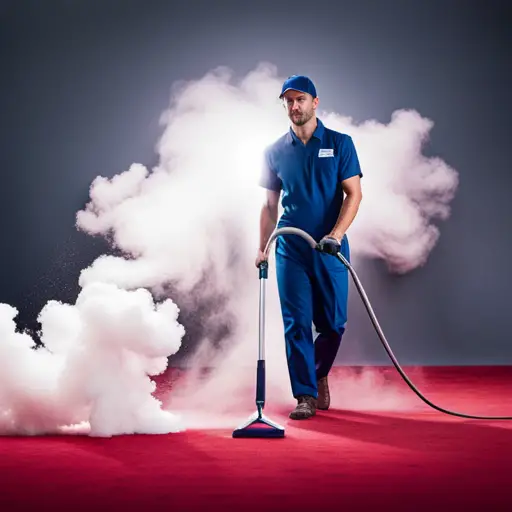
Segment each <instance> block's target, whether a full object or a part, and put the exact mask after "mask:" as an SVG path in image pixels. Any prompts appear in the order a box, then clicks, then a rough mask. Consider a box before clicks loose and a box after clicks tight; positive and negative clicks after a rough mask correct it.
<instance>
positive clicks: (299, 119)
mask: <svg viewBox="0 0 512 512" xmlns="http://www.w3.org/2000/svg"><path fill="white" fill-rule="evenodd" d="M312 117H313V110H310V111H308V112H303V113H302V114H301V115H300V116H293V115H292V116H290V120H291V122H292V123H293V124H294V125H295V126H304V125H305V124H306V123H307V122H308V121H309V120H310V119H311V118H312Z"/></svg>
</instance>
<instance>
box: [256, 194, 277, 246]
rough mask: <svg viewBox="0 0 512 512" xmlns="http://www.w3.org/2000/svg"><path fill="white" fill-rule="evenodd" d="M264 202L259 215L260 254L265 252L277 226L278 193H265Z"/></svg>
mask: <svg viewBox="0 0 512 512" xmlns="http://www.w3.org/2000/svg"><path fill="white" fill-rule="evenodd" d="M266 192H267V193H266V196H265V200H264V202H263V205H262V207H261V213H260V247H259V250H260V251H261V252H264V251H265V247H266V246H267V242H268V240H269V238H270V236H271V235H272V233H273V232H274V229H275V228H276V224H277V214H278V209H279V197H280V195H281V193H280V192H277V191H275V190H268V189H267V191H266Z"/></svg>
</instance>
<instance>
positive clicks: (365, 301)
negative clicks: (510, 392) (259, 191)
mask: <svg viewBox="0 0 512 512" xmlns="http://www.w3.org/2000/svg"><path fill="white" fill-rule="evenodd" d="M280 235H299V236H300V237H302V238H303V239H304V240H306V242H308V243H309V245H310V246H311V248H312V249H314V250H320V251H321V250H322V249H321V247H320V245H319V244H318V243H317V242H316V241H315V240H314V238H313V237H311V236H310V235H309V234H308V233H306V232H305V231H302V230H301V229H298V228H279V229H276V230H275V231H274V232H273V233H272V235H271V237H270V239H269V240H268V242H267V245H266V247H265V253H264V254H265V255H266V256H267V257H268V254H269V250H270V246H271V244H272V242H273V241H274V240H275V239H276V238H277V237H278V236H280ZM336 257H337V258H338V259H339V260H340V261H341V262H342V263H343V264H344V265H345V266H346V267H347V269H348V271H349V272H350V275H351V276H352V278H353V280H354V283H355V285H356V288H357V291H358V292H359V295H360V296H361V299H362V300H363V304H364V306H365V308H366V311H367V312H368V315H369V316H370V320H371V321H372V324H373V327H374V328H375V330H376V332H377V334H378V336H379V339H380V341H381V343H382V345H383V346H384V349H385V350H386V352H387V354H388V356H389V357H390V359H391V361H392V362H393V365H394V366H395V368H396V369H397V371H398V373H399V374H400V375H401V377H402V378H403V379H404V381H405V382H406V383H407V385H408V386H409V387H410V388H411V389H412V390H413V391H414V393H416V395H418V397H419V398H420V399H421V400H423V402H425V403H426V404H427V405H429V406H430V407H432V408H433V409H436V410H437V411H440V412H442V413H444V414H450V415H452V416H458V417H460V418H469V419H478V420H512V416H476V415H472V414H463V413H460V412H455V411H450V410H448V409H444V408H442V407H439V406H438V405H436V404H434V403H432V402H431V401H430V400H429V399H428V398H426V397H425V396H424V395H423V394H422V393H421V392H420V391H419V390H418V388H417V387H416V386H415V385H414V384H413V383H412V382H411V380H410V379H409V377H408V376H407V375H406V373H405V372H404V371H403V370H402V368H401V366H400V364H399V363H398V361H397V359H396V357H395V355H394V354H393V351H392V350H391V347H390V346H389V343H388V342H387V340H386V336H385V335H384V332H383V331H382V328H381V326H380V324H379V321H378V320H377V317H376V316H375V313H374V312H373V308H372V306H371V304H370V301H369V300H368V296H367V295H366V292H365V291H364V288H363V286H362V284H361V281H360V280H359V278H358V277H357V274H356V272H355V270H354V269H353V268H352V265H350V263H349V262H348V261H347V259H346V258H345V257H344V256H343V255H342V254H341V253H340V252H338V253H337V254H336Z"/></svg>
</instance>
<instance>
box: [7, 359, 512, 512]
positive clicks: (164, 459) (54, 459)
mask: <svg viewBox="0 0 512 512" xmlns="http://www.w3.org/2000/svg"><path fill="white" fill-rule="evenodd" d="M386 371H389V374H390V376H391V377H390V378H391V379H392V380H393V382H395V383H396V382H397V379H398V377H396V376H393V371H394V370H393V369H389V370H386ZM409 371H411V377H414V376H415V373H417V376H418V384H420V385H421V390H422V391H424V392H425V393H426V394H427V395H428V397H429V398H430V399H432V400H433V401H435V402H436V403H438V404H439V405H441V406H444V407H447V408H453V409H457V410H460V411H462V412H467V413H470V414H471V413H472V414H485V415H512V398H511V391H512V368H511V367H485V368H481V367H479V368H474V367H471V368H469V367H467V368H448V367H444V368H423V369H421V375H420V373H418V372H419V370H414V369H413V370H410V369H409ZM403 385H404V386H405V384H403ZM335 392H336V389H334V390H333V393H335ZM411 394H412V392H411ZM268 398H269V399H270V400H271V397H268ZM412 401H413V402H414V403H415V406H414V407H412V408H411V410H410V411H403V410H401V411H400V412H393V413H392V412H375V411H373V412H371V411H367V412H365V411H361V410H360V411H357V412H355V411H352V412H351V411H349V410H340V409H336V408H334V409H332V410H330V411H328V412H319V414H318V415H317V417H315V418H313V419H310V420H307V421H302V422H291V421H290V420H288V419H287V418H286V413H287V411H285V410H281V411H279V410H278V411H276V410H275V409H272V406H271V403H269V405H268V407H267V408H266V413H267V414H268V415H269V416H270V417H271V418H272V419H274V420H276V421H278V422H280V423H281V424H284V425H285V427H286V438H285V439H270V440H261V439H254V440H247V439H232V438H231V431H232V428H231V429H230V428H226V429H222V430H203V431H187V432H184V433H179V434H170V435H164V436H123V437H116V438H112V439H96V438H87V437H69V436H68V437H66V436H62V437H37V438H26V437H24V438H14V437H3V438H0V468H1V485H0V510H1V511H2V512H4V511H5V512H10V511H17V510H31V509H34V508H35V507H37V508H38V509H40V510H46V509H48V510H69V511H76V510H89V511H93V512H94V511H99V510H114V507H115V508H116V509H119V510H121V511H126V510H139V511H146V510H156V509H157V507H158V510H171V511H191V510H194V511H195V510H201V511H205V510H213V509H215V510H222V509H224V508H225V507H228V506H229V507H230V508H232V509H233V510H236V511H256V510H261V511H269V510H272V511H274V510H275V511H285V510H295V511H314V510H322V509H324V508H330V509H331V510H333V511H334V510H336V511H338V510H340V511H355V510H372V509H375V510H377V509H378V510H380V511H385V510H393V511H395V510H407V511H411V510H414V511H417V510H436V511H441V510H452V511H455V510H457V511H458V510H464V509H469V507H471V509H475V510H493V511H494V510H510V509H511V506H512V498H511V492H512V491H511V489H512V421H508V422H507V421H482V420H464V419H459V418H454V417H449V416H445V415H442V414H441V413H438V412H436V411H433V410H431V409H428V408H427V406H426V405H423V404H422V403H421V402H419V399H416V397H415V396H414V395H412ZM417 402H419V405H418V403H417ZM244 419H245V417H244V416H242V415H241V417H240V421H243V420H244ZM236 426H237V425H233V428H235V427H236Z"/></svg>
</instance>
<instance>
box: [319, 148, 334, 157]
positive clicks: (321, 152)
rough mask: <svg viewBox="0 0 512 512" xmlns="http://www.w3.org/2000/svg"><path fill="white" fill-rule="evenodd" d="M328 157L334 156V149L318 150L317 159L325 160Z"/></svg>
mask: <svg viewBox="0 0 512 512" xmlns="http://www.w3.org/2000/svg"><path fill="white" fill-rule="evenodd" d="M329 156H332V157H333V156H334V149H320V150H319V151H318V157H319V158H326V157H329Z"/></svg>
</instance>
